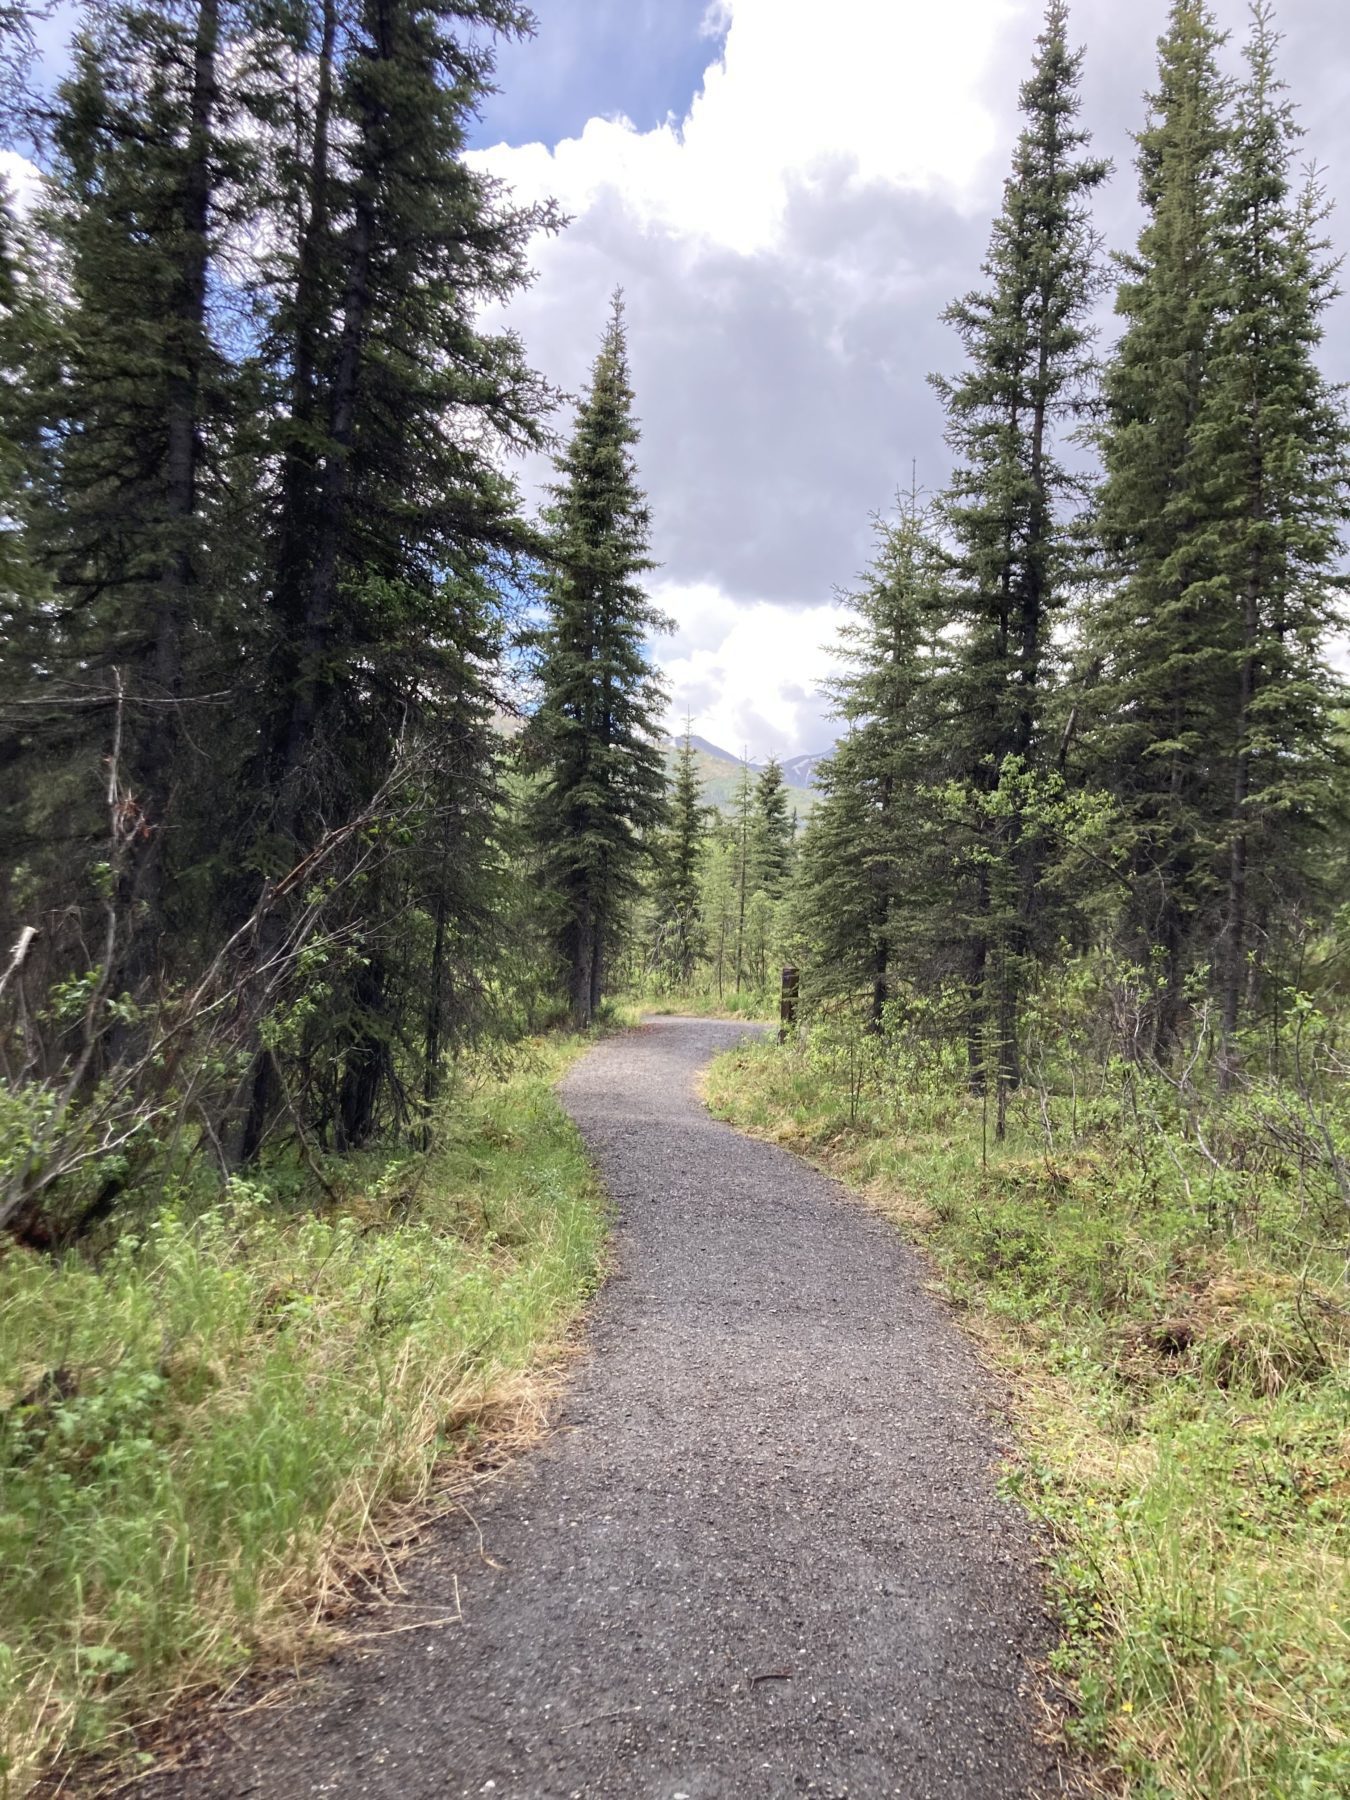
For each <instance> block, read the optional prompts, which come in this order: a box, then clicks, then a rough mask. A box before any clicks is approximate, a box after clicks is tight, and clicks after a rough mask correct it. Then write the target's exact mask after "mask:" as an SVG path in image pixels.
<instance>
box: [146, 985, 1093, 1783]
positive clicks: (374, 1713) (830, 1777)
mask: <svg viewBox="0 0 1350 1800" xmlns="http://www.w3.org/2000/svg"><path fill="white" fill-rule="evenodd" d="M746 1029H748V1028H747V1027H744V1026H739V1025H734V1024H726V1023H720V1022H714V1021H706V1020H688V1019H660V1020H655V1021H652V1022H650V1023H648V1024H645V1025H643V1026H642V1027H641V1028H640V1029H638V1030H637V1031H634V1032H630V1033H627V1034H625V1035H624V1036H622V1037H618V1038H614V1039H611V1040H609V1041H608V1042H605V1043H602V1044H600V1045H599V1046H598V1047H597V1048H596V1049H594V1050H592V1051H590V1052H589V1054H588V1055H587V1056H586V1057H585V1058H584V1059H583V1060H582V1061H581V1062H580V1063H579V1064H578V1065H577V1067H576V1068H575V1069H574V1070H573V1072H572V1073H571V1075H570V1076H569V1077H568V1078H567V1080H566V1082H565V1083H564V1085H563V1089H562V1094H563V1098H564V1100H565V1102H566V1104H567V1106H568V1108H569V1110H570V1111H571V1113H572V1115H573V1117H574V1118H575V1119H576V1121H577V1124H578V1125H579V1126H580V1128H581V1130H582V1132H583V1134H584V1135H585V1138H586V1141H587V1143H588V1145H589V1147H590V1150H591V1152H592V1155H593V1156H594V1158H595V1160H596V1163H597V1165H598V1167H599V1169H600V1171H601V1174H602V1176H603V1178H604V1180H605V1182H606V1184H607V1186H608V1188H609V1191H610V1193H611V1194H612V1196H613V1198H614V1200H615V1202H616V1203H617V1206H618V1211H619V1229H618V1237H617V1251H618V1256H617V1265H618V1266H617V1270H616V1273H615V1276H614V1278H613V1279H612V1280H611V1282H610V1283H609V1285H608V1286H607V1288H606V1289H605V1291H604V1294H603V1295H602V1297H601V1300H600V1302H599V1303H598V1305H597V1307H596V1311H595V1317H594V1320H593V1324H592V1329H591V1331H590V1335H589V1344H590V1352H591V1354H590V1356H589V1357H588V1359H587V1360H586V1362H585V1364H584V1365H583V1367H582V1369H581V1372H580V1374H579V1376H578V1378H577V1379H576V1380H575V1381H574V1382H573V1384H572V1385H571V1387H570V1389H569V1392H568V1396H567V1399H566V1401H565V1403H564V1405H563V1409H562V1413H561V1416H560V1419H559V1421H558V1424H559V1429H558V1430H557V1431H556V1432H555V1433H554V1434H553V1435H552V1436H551V1437H550V1439H549V1440H548V1442H547V1443H546V1445H545V1446H544V1447H543V1448H542V1449H541V1450H540V1451H538V1452H536V1453H534V1454H531V1455H529V1456H527V1457H525V1458H523V1459H522V1460H521V1461H520V1462H519V1463H518V1464H517V1465H515V1467H514V1468H513V1469H511V1470H510V1471H509V1472H507V1473H506V1474H505V1475H503V1476H501V1477H500V1478H498V1479H497V1480H495V1481H494V1482H492V1483H490V1484H489V1485H488V1487H487V1488H486V1489H485V1490H484V1491H483V1492H482V1494H481V1495H480V1496H479V1498H478V1499H477V1500H475V1502H474V1521H475V1523H473V1524H470V1523H469V1522H468V1521H467V1520H465V1521H463V1522H460V1523H451V1524H449V1525H447V1526H446V1527H444V1528H443V1529H441V1530H439V1532H438V1535H437V1537H436V1539H435V1543H434V1547H433V1549H432V1550H431V1551H430V1552H429V1553H428V1554H426V1555H425V1556H423V1557H422V1558H421V1559H420V1560H418V1561H417V1562H416V1563H415V1564H414V1565H413V1566H412V1568H411V1570H410V1571H409V1572H408V1573H407V1575H406V1578H405V1579H406V1581H407V1585H408V1588H409V1594H410V1607H411V1609H412V1610H411V1612H410V1617H412V1618H414V1619H416V1618H420V1617H422V1616H423V1614H422V1612H421V1611H420V1610H419V1609H423V1608H435V1607H451V1606H453V1605H454V1604H455V1601H456V1596H458V1599H459V1602H460V1603H461V1604H462V1608H463V1624H462V1625H461V1624H454V1625H450V1626H448V1627H446V1628H444V1629H432V1630H425V1631H422V1630H412V1631H408V1632H403V1633H400V1634H398V1635H393V1636H388V1637H385V1638H383V1639H381V1640H380V1641H378V1642H376V1643H372V1644H369V1645H367V1646H366V1648H365V1649H364V1650H362V1649H361V1648H359V1647H358V1648H356V1649H353V1650H349V1651H345V1652H344V1653H343V1654H342V1655H340V1656H339V1657H337V1658H335V1659H334V1661H333V1662H332V1663H331V1664H329V1665H327V1666H325V1667H324V1668H323V1669H322V1670H321V1671H320V1673H319V1676H318V1679H317V1680H316V1681H315V1682H314V1683H313V1685H311V1686H310V1687H308V1688H307V1689H306V1690H305V1691H304V1692H303V1693H302V1694H301V1696H300V1697H299V1698H298V1699H297V1701H296V1703H295V1704H294V1705H292V1706H289V1707H281V1708H270V1709H265V1710H261V1711H255V1712H253V1713H251V1714H249V1715H248V1716H246V1717H243V1718H241V1719H236V1720H233V1721H231V1722H230V1723H229V1728H228V1737H227V1738H226V1737H213V1738H212V1739H211V1740H210V1741H209V1743H208V1744H206V1745H204V1746H202V1747H201V1748H199V1750H198V1751H197V1752H196V1753H195V1755H194V1756H192V1757H189V1759H188V1761H187V1762H186V1763H185V1764H184V1765H183V1766H181V1767H180V1768H179V1770H178V1771H177V1772H175V1773H173V1774H172V1775H169V1776H167V1777H163V1776H161V1777H159V1778H158V1779H156V1780H154V1781H153V1782H152V1783H151V1784H150V1787H151V1791H152V1792H153V1793H155V1794H158V1795H183V1796H194V1797H195V1796H202V1797H207V1796H211V1797H216V1796H226V1795H230V1796H239V1795H249V1796H260V1797H267V1800H272V1797H275V1800H283V1797H285V1800H299V1797H301V1796H308V1795H319V1794H339V1795H360V1796H363V1797H366V1796H369V1797H371V1800H377V1797H378V1800H383V1797H385V1796H388V1797H389V1800H422V1797H423V1796H431V1795H436V1796H439V1797H442V1800H453V1797H455V1796H461V1795H493V1796H495V1797H496V1800H536V1797H540V1800H542V1797H544V1796H548V1797H549V1800H553V1797H555V1796H556V1797H558V1800H568V1797H580V1796H592V1795H595V1796H614V1797H616V1800H619V1797H622V1800H629V1797H633V1800H639V1797H641V1800H646V1797H648V1796H651V1797H653V1800H655V1797H660V1800H681V1797H684V1800H761V1797H764V1800H768V1797H773V1796H780V1795H797V1794H806V1795H815V1796H818V1797H820V1800H844V1797H845V1796H850V1797H856V1800H862V1797H871V1796H884V1795H897V1796H904V1797H905V1800H929V1797H933V1800H936V1797H937V1796H961V1800H983V1797H985V1796H988V1797H990V1800H993V1797H995V1796H997V1797H998V1800H1010V1797H1011V1796H1017V1795H1024V1796H1029V1795H1037V1794H1047V1793H1049V1792H1051V1791H1057V1789H1058V1786H1059V1783H1058V1780H1057V1779H1056V1776H1055V1770H1054V1764H1053V1760H1052V1758H1051V1757H1050V1755H1049V1753H1048V1752H1047V1751H1046V1750H1045V1749H1044V1748H1043V1747H1042V1746H1041V1745H1040V1744H1039V1743H1038V1742H1037V1739H1036V1737H1035V1734H1034V1732H1033V1729H1032V1724H1031V1710H1032V1709H1031V1706H1030V1704H1029V1702H1028V1700H1027V1699H1026V1697H1025V1690H1026V1689H1027V1688H1028V1686H1029V1679H1030V1668H1031V1663H1032V1660H1033V1659H1034V1658H1035V1656H1036V1655H1038V1654H1039V1653H1040V1652H1041V1651H1042V1650H1043V1649H1044V1647H1045V1643H1046V1641H1047V1628H1046V1624H1045V1621H1044V1617H1043V1614H1042V1607H1041V1598H1040V1590H1039V1584H1038V1580H1037V1576H1036V1572H1035V1561H1034V1551H1035V1546H1034V1544H1033V1542H1032V1540H1031V1536H1030V1533H1029V1531H1028V1528H1027V1526H1026V1523H1025V1521H1024V1520H1023V1519H1022V1518H1021V1516H1020V1514H1018V1513H1017V1512H1016V1510H1015V1509H1013V1508H1012V1507H1010V1506H1009V1505H1007V1504H1006V1503H1004V1502H1002V1501H1001V1500H1000V1499H999V1498H998V1497H997V1495H996V1492H995V1486H994V1475H993V1472H992V1470H993V1465H994V1463H995V1462H996V1460H997V1457H998V1449H999V1446H998V1442H997V1436H996V1430H995V1427H994V1424H993V1423H992V1416H991V1405H992V1404H993V1403H994V1402H995V1401H996V1398H997V1396H996V1395H995V1394H994V1393H993V1391H992V1387H991V1383H990V1380H989V1378H988V1376H987V1375H985V1374H984V1373H983V1372H982V1371H981V1370H980V1368H979V1367H978V1365H977V1364H976V1363H975V1361H974V1359H973V1358H972V1356H971V1354H970V1352H969V1350H968V1348H967V1347H966V1345H965V1343H964V1342H963V1340H962V1338H961V1337H960V1335H959V1333H958V1332H957V1331H956V1329H955V1328H954V1327H953V1325H952V1324H951V1323H950V1321H949V1320H948V1319H947V1318H946V1317H945V1316H944V1314H943V1312H942V1310H941V1309H940V1307H939V1306H938V1305H937V1304H936V1303H935V1302H934V1300H933V1299H932V1298H931V1297H930V1296H929V1295H928V1294H926V1293H925V1292H924V1287H923V1280H924V1271H923V1267H922V1265H921V1263H920V1262H919V1261H918V1259H917V1258H916V1257H915V1256H914V1254H913V1253H912V1252H910V1251H909V1250H907V1249H906V1248H905V1247H904V1245H903V1244H902V1243H901V1242H900V1241H899V1239H898V1238H897V1237H896V1235H895V1233H894V1232H893V1231H892V1230H891V1229H890V1228H889V1227H888V1226H887V1225H886V1224H885V1223H884V1222H882V1221H881V1220H880V1219H877V1218H875V1217H873V1216H872V1215H870V1214H869V1213H867V1212H866V1211H865V1210H864V1209H863V1208H862V1207H861V1206H859V1205H857V1204H856V1202H852V1201H850V1200H848V1199H847V1198H846V1197H845V1196H843V1195H842V1194H841V1193H840V1191H839V1190H838V1189H837V1188H836V1187H835V1186H834V1184H833V1183H831V1182H829V1181H827V1180H825V1179H824V1177H822V1176H819V1175H816V1174H814V1173H812V1172H811V1171H810V1170H809V1169H807V1168H805V1167H804V1166H803V1165H802V1164H801V1163H800V1162H798V1161H796V1160H795V1159H794V1158H793V1157H791V1156H789V1155H788V1154H787V1153H786V1152H783V1151H780V1150H777V1149H775V1148H773V1147H772V1146H770V1145H768V1144H763V1143H758V1142H755V1141H753V1140H751V1139H749V1138H745V1137H742V1136H741V1135H740V1134H739V1133H737V1132H735V1131H733V1130H731V1129H730V1128H729V1127H727V1126H725V1125H721V1124H718V1123H716V1122H715V1121H713V1120H712V1119H710V1118H709V1117H708V1116H707V1114H706V1112H705V1111H704V1109H703V1107H702V1106H701V1104H700V1103H699V1101H698V1099H697V1097H696V1093H695V1081H696V1077H697V1073H698V1071H699V1069H700V1068H701V1067H702V1066H703V1065H704V1064H705V1063H706V1062H707V1061H708V1060H709V1058H710V1057H711V1056H712V1055H713V1054H714V1053H715V1052H717V1051H719V1050H721V1049H723V1048H725V1047H726V1046H727V1045H729V1044H731V1043H733V1042H734V1041H735V1040H736V1039H737V1037H738V1036H740V1035H742V1034H743V1033H744V1031H745V1030H746ZM480 1531H481V1544H480V1538H479V1532H480ZM398 1618H399V1614H398V1613H397V1612H396V1613H394V1614H393V1615H392V1616H390V1615H386V1620H385V1622H386V1624H387V1623H389V1622H393V1623H397V1622H398ZM142 1792H144V1789H142Z"/></svg>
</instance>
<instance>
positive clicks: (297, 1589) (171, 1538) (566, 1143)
mask: <svg viewBox="0 0 1350 1800" xmlns="http://www.w3.org/2000/svg"><path fill="white" fill-rule="evenodd" d="M575 1044H576V1041H575V1040H573V1041H572V1043H570V1044H568V1043H554V1044H552V1045H548V1046H545V1045H542V1044H535V1045H533V1046H530V1047H527V1048H526V1049H525V1050H524V1051H522V1052H521V1053H520V1054H519V1055H518V1056H517V1058H516V1060H515V1063H514V1066H513V1067H512V1068H511V1069H509V1071H508V1072H506V1073H505V1074H501V1073H498V1074H495V1075H489V1074H487V1073H481V1074H480V1075H478V1076H477V1077H470V1078H467V1079H466V1081H465V1082H464V1084H463V1085H461V1087H460V1089H459V1091H458V1092H457V1093H456V1094H454V1095H453V1096H452V1097H451V1098H450V1099H449V1100H448V1101H447V1103H446V1105H445V1108H444V1114H443V1122H442V1128H441V1131H440V1133H439V1142H438V1145H437V1147H436V1148H435V1149H434V1151H433V1152H432V1153H431V1154H429V1155H427V1156H425V1157H423V1156H408V1157H405V1158H403V1159H401V1160H397V1161H390V1160H388V1159H384V1160H380V1159H377V1158H374V1157H371V1158H367V1159H365V1160H364V1161H363V1162H361V1163H359V1164H357V1165H355V1166H353V1165H352V1164H350V1163H348V1164H344V1165H342V1166H341V1167H340V1168H335V1170H334V1171H333V1174H332V1178H333V1179H334V1180H335V1181H340V1182H341V1184H342V1190H343V1191H342V1194H341V1195H340V1196H339V1198H338V1200H337V1201H336V1202H335V1203H331V1202H329V1201H327V1200H325V1202H324V1205H323V1207H322V1209H321V1210H320V1211H317V1212H316V1211H315V1210H313V1208H312V1206H305V1205H303V1204H301V1198H302V1197H297V1198H296V1199H293V1200H291V1201H290V1202H289V1203H282V1202H280V1201H278V1199H277V1197H276V1191H275V1189H276V1186H277V1185H278V1184H277V1183H274V1185H273V1191H271V1192H267V1191H264V1190H263V1189H261V1188H259V1187H255V1186H252V1185H250V1184H248V1183H245V1182H241V1181H236V1182H233V1183H231V1184H230V1187H229V1190H228V1192H227V1193H226V1194H225V1195H224V1197H223V1198H221V1199H220V1200H219V1201H218V1203H216V1204H214V1205H213V1206H211V1207H210V1208H209V1209H207V1210H196V1211H194V1212H191V1213H189V1211H188V1210H187V1209H186V1208H185V1207H181V1208H179V1209H175V1208H173V1207H168V1208H165V1209H164V1210H162V1211H160V1212H159V1213H158V1214H156V1215H155V1216H153V1217H150V1218H149V1219H147V1220H146V1221H145V1222H144V1224H143V1225H142V1226H141V1227H140V1228H139V1229H137V1230H135V1231H134V1232H132V1231H126V1232H124V1233H123V1235H122V1236H121V1237H120V1239H118V1240H117V1241H116V1242H115V1243H114V1244H113V1245H112V1246H111V1247H110V1248H109V1249H108V1250H107V1252H106V1253H105V1254H104V1255H103V1257H102V1258H101V1259H100V1260H98V1261H96V1262H95V1261H91V1260H87V1259H82V1258H79V1257H75V1256H71V1257H67V1258H66V1259H65V1260H63V1261H60V1262H51V1261H48V1260H44V1259H42V1258H39V1257H37V1256H33V1255H29V1254H27V1253H23V1252H16V1251H10V1252H9V1253H7V1254H3V1255H0V1794H3V1795H4V1796H6V1797H8V1796H9V1795H11V1794H17V1793H20V1792H22V1791H23V1790H24V1788H25V1787H26V1786H27V1785H29V1784H30V1783H31V1781H32V1780H33V1778H34V1777H35V1775H36V1773H37V1772H38V1771H40V1769H41V1768H43V1767H44V1766H46V1765H48V1764H49V1763H50V1761H51V1759H52V1758H53V1757H54V1756H57V1755H60V1754H64V1753H69V1752H98V1753H106V1752H109V1751H116V1750H119V1749H122V1748H125V1747H126V1746H127V1745H128V1744H129V1743H130V1741H131V1737H130V1734H131V1732H132V1729H133V1728H134V1727H136V1726H137V1725H139V1724H141V1723H143V1722H144V1721H146V1720H148V1719H150V1718H152V1717H154V1716H155V1715H157V1714H159V1713H161V1712H163V1711H164V1710H165V1709H166V1707H168V1706H170V1705H171V1704H173V1703H174V1701H175V1700H177V1699H180V1698H181V1697H182V1696H183V1695H185V1694H186V1693H188V1692H189V1691H192V1690H195V1689H203V1688H207V1689H209V1688H211V1687H215V1686H218V1685H220V1684H221V1683H223V1682H226V1681H228V1680H229V1679H230V1678H231V1676H232V1675H233V1674H234V1673H235V1672H236V1671H238V1670H239V1669H241V1668H242V1667H243V1666H244V1665H245V1664H246V1663H248V1662H249V1661H250V1660H251V1659H253V1658H255V1657H257V1656H258V1655H259V1654H262V1655H267V1654H276V1653H278V1652H283V1651H284V1652H286V1653H291V1652H293V1651H294V1650H295V1649H296V1648H297V1647H298V1645H299V1644H300V1642H301V1641H302V1640H303V1639H304V1638H305V1636H306V1635H307V1634H309V1633H311V1632H312V1631H313V1630H315V1629H316V1628H321V1622H322V1616H323V1614H324V1612H325V1610H326V1607H327V1605H328V1603H329V1602H331V1601H332V1600H333V1599H334V1598H336V1597H339V1596H340V1594H341V1591H342V1587H343V1583H344V1580H348V1579H350V1578H351V1577H352V1575H353V1572H354V1571H359V1570H360V1569H362V1568H363V1567H365V1568H371V1567H372V1566H374V1565H377V1564H378V1563H379V1562H380V1560H381V1558H382V1555H383V1547H382V1546H383V1539H384V1536H385V1532H386V1528H387V1527H388V1525H389V1524H390V1522H391V1521H396V1520H397V1518H398V1517H399V1516H400V1514H399V1509H400V1508H407V1507H408V1506H410V1505H412V1506H421V1505H424V1504H425V1503H426V1502H427V1501H428V1497H429V1496H430V1495H431V1493H432V1490H433V1487H434V1486H435V1484H436V1482H437V1480H438V1475H437V1470H438V1465H441V1466H444V1458H445V1456H446V1454H447V1453H449V1452H454V1451H456V1450H458V1449H461V1448H462V1447H463V1446H464V1445H465V1444H466V1443H472V1442H473V1440H474V1439H475V1438H476V1437H477V1436H478V1435H479V1434H481V1433H482V1432H483V1431H492V1430H493V1429H494V1428H496V1427H498V1426H500V1425H502V1424H503V1422H509V1421H510V1420H511V1419H512V1418H514V1417H515V1416H516V1414H515V1409H517V1408H519V1407H520V1406H522V1405H525V1404H527V1403H528V1402H529V1400H530V1398H531V1389H530V1386H529V1378H530V1372H531V1371H534V1370H537V1369H538V1368H539V1367H540V1366H541V1364H543V1363H545V1362H546V1361H547V1360H548V1358H549V1355H550V1352H551V1351H553V1350H555V1349H556V1348H557V1347H558V1346H559V1345H560V1343H561V1340H562V1339H563V1337H564V1335H565V1332H566V1328H567V1326H568V1324H569V1322H570V1321H571V1320H572V1319H574V1318H575V1316H576V1314H577V1311H578V1309H579V1307H580V1306H581V1305H582V1303H583V1302H584V1300H585V1298H586V1296H587V1295H588V1294H589V1293H590V1292H591V1291H592V1290H593V1288H594V1287H595V1285H596V1283H597V1280H598V1279H599V1275H600V1272H601V1265H602V1259H603V1254H604V1242H605V1234H606V1210H605V1206H604V1203H603V1201H602V1199H601V1196H600V1194H599V1191H598V1189H597V1186H596V1184H595V1182H594V1179H593V1177H592V1175H591V1173H590V1170H589V1168H588V1165H587V1163H586V1160H585V1158H584V1155H583V1153H582V1149H581V1145H580V1141H579V1139H578V1137H577V1135H576V1133H575V1131H574V1130H573V1128H572V1126H571V1124H570V1122H569V1121H568V1120H567V1119H566V1117H565V1115H564V1114H563V1112H562V1109H561V1107H560V1106H559V1104H558V1101H557V1099H556V1097H555V1095H554V1093H553V1091H552V1085H551V1084H552V1082H553V1081H554V1080H555V1079H556V1077H557V1076H558V1074H559V1073H560V1072H561V1070H562V1068H563V1066H564V1065H565V1062H566V1060H567V1059H568V1058H569V1056H570V1055H571V1054H572V1053H573V1049H574V1047H575Z"/></svg>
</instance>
